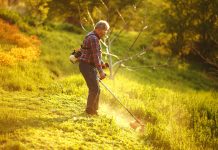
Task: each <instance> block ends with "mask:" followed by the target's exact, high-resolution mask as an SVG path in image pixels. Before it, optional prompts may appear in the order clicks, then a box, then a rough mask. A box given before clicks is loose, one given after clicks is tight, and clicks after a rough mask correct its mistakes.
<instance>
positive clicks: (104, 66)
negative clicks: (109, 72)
mask: <svg viewBox="0 0 218 150" xmlns="http://www.w3.org/2000/svg"><path fill="white" fill-rule="evenodd" d="M101 66H102V69H106V68H109V64H108V63H102V64H101Z"/></svg>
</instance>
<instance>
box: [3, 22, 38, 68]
mask: <svg viewBox="0 0 218 150" xmlns="http://www.w3.org/2000/svg"><path fill="white" fill-rule="evenodd" d="M0 26H1V28H0V39H1V41H3V42H4V43H6V44H8V45H11V44H13V45H15V46H16V47H12V48H10V49H7V50H6V49H2V48H0V66H1V65H2V66H3V65H4V66H10V65H13V64H16V63H18V62H23V61H33V60H36V59H37V58H38V57H39V55H40V50H39V45H40V41H39V40H38V38H37V37H36V36H26V35H24V34H23V33H21V32H20V31H19V29H18V28H17V27H16V26H14V25H10V24H9V23H6V22H5V21H3V20H1V19H0Z"/></svg>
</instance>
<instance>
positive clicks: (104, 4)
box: [100, 0, 109, 11]
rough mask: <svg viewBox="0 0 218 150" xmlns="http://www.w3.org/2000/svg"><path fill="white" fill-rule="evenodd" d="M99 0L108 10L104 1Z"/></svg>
mask: <svg viewBox="0 0 218 150" xmlns="http://www.w3.org/2000/svg"><path fill="white" fill-rule="evenodd" d="M100 1H101V3H102V4H103V5H104V7H105V9H107V11H108V10H109V9H108V7H107V5H106V4H105V3H104V1H103V0H100Z"/></svg>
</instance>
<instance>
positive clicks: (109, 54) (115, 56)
mask: <svg viewBox="0 0 218 150" xmlns="http://www.w3.org/2000/svg"><path fill="white" fill-rule="evenodd" d="M102 54H104V55H108V56H113V57H114V58H116V59H120V58H119V57H118V56H117V55H114V54H111V53H105V52H102Z"/></svg>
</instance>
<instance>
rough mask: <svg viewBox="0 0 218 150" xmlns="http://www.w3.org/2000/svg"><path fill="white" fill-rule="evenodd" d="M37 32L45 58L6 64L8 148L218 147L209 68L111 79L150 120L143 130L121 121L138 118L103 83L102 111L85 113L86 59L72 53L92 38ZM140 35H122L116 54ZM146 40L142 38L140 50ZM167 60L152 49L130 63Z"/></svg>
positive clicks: (2, 88)
mask: <svg viewBox="0 0 218 150" xmlns="http://www.w3.org/2000/svg"><path fill="white" fill-rule="evenodd" d="M34 34H37V35H38V36H39V38H40V40H41V42H42V45H41V48H40V49H41V51H42V53H41V56H40V60H39V62H32V63H26V64H18V65H17V66H14V67H1V72H0V79H1V81H2V82H1V83H0V103H1V105H0V108H1V111H0V118H1V120H0V147H1V148H2V149H184V150H185V149H215V148H216V147H217V145H218V141H217V140H218V138H217V136H218V130H217V115H218V106H217V100H218V96H217V94H218V93H217V82H214V80H212V79H210V78H208V76H206V74H204V73H203V72H199V71H196V70H189V67H187V65H186V64H185V65H184V64H179V65H175V64H176V63H175V62H174V63H172V64H170V65H169V66H167V67H160V68H159V67H156V68H154V67H151V68H150V67H148V68H146V67H145V68H140V69H137V70H132V71H129V70H124V69H120V71H119V72H118V74H117V76H115V79H114V80H109V79H105V80H103V82H104V83H106V84H107V85H108V86H109V88H111V90H112V91H113V92H114V93H115V94H116V95H117V96H118V97H119V99H120V100H121V102H122V103H123V104H124V105H125V106H127V107H128V108H129V109H130V111H132V112H133V113H134V115H136V116H137V117H139V118H140V119H141V120H142V121H143V122H144V123H145V132H144V133H142V134H140V135H138V134H137V133H136V132H133V130H131V129H130V128H126V127H125V128H123V126H121V125H120V124H122V122H119V120H117V119H116V117H118V116H122V117H123V118H124V119H126V122H124V123H128V121H130V120H132V119H131V118H130V117H129V114H128V113H127V112H126V111H125V110H124V109H123V108H122V107H121V106H120V105H119V104H118V103H117V101H116V100H115V99H114V98H113V97H112V96H111V95H110V93H109V92H108V91H106V90H105V89H104V88H103V87H101V104H100V106H102V107H101V108H100V114H101V115H100V116H99V117H93V118H90V117H88V116H86V115H85V114H83V111H84V108H85V104H86V97H87V88H86V85H85V82H84V80H83V78H82V76H81V75H80V74H79V70H78V64H75V65H72V64H71V63H70V62H69V60H68V57H69V54H70V52H71V50H72V48H77V47H79V45H80V44H81V42H82V38H83V37H84V35H81V34H75V33H73V32H69V31H66V30H62V28H58V30H57V29H53V28H44V29H43V28H39V29H37V30H35V31H34ZM135 36H137V34H135V33H131V34H129V36H128V35H127V34H124V35H122V36H121V39H119V41H117V42H115V43H114V45H113V46H112V51H113V52H114V53H115V54H117V55H119V56H121V57H125V56H126V55H127V53H128V52H126V51H125V52H124V50H126V48H127V47H128V45H130V43H131V42H129V41H133V39H134V37H135ZM143 38H145V37H144V35H143ZM126 41H128V42H126ZM145 41H146V39H145ZM147 41H149V40H148V39H147ZM127 43H128V44H127ZM146 44H147V43H143V40H141V41H139V43H137V44H136V45H135V47H134V50H133V51H136V50H139V49H140V47H141V46H143V45H146ZM133 51H131V52H130V53H129V54H132V52H133ZM167 59H168V58H166V57H163V56H161V57H160V56H159V55H156V54H153V53H152V52H148V53H147V54H145V55H144V57H143V58H139V59H137V61H130V62H128V63H127V64H126V65H129V66H135V67H138V66H151V65H157V64H162V63H164V62H165V61H166V60H167ZM106 72H107V74H108V73H109V72H108V70H107V71H106ZM16 91H17V92H16ZM105 103H106V104H108V105H110V108H109V109H105V107H104V106H105V105H104V104H105ZM108 114H112V116H108ZM120 121H122V120H120Z"/></svg>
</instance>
